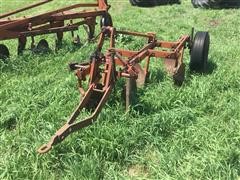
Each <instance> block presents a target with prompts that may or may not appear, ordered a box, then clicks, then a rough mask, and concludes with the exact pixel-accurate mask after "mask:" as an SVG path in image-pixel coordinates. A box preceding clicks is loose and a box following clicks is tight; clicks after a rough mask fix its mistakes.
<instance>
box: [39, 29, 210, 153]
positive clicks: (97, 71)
mask: <svg viewBox="0 0 240 180" xmlns="http://www.w3.org/2000/svg"><path fill="white" fill-rule="evenodd" d="M120 34H121V35H123V36H138V37H143V38H145V39H146V45H144V46H143V47H142V48H141V49H140V50H139V51H133V50H124V49H118V48H116V38H117V37H118V35H120ZM193 34H194V33H192V35H190V36H189V35H184V36H182V37H180V38H179V39H178V40H177V41H176V42H168V41H161V40H158V39H157V38H156V35H155V34H154V33H146V34H145V33H137V32H128V31H119V30H116V29H115V28H114V27H110V26H104V27H103V28H102V32H101V34H100V37H99V41H98V46H97V49H96V51H95V52H94V53H93V54H92V55H91V57H90V59H89V61H88V62H86V63H72V64H70V65H69V66H70V69H71V70H73V71H75V74H76V77H77V80H78V84H79V91H80V94H81V96H82V100H81V102H80V103H79V105H78V106H77V108H76V109H75V111H74V112H73V114H72V115H71V116H70V118H69V120H68V121H67V122H66V124H65V125H64V126H62V127H61V128H60V129H59V130H58V131H57V132H56V133H55V135H54V136H53V137H52V138H51V140H50V141H49V142H48V143H47V144H44V145H43V146H42V147H40V148H39V149H38V152H39V153H46V152H48V151H49V150H51V148H52V147H53V146H54V145H56V144H58V143H60V142H62V141H63V140H64V139H65V138H66V137H67V136H68V135H70V134H71V133H73V132H75V131H77V130H79V129H82V128H84V127H86V126H89V125H91V124H92V123H93V122H94V121H95V120H96V119H97V117H98V115H99V113H100V112H101V110H102V108H103V106H104V105H105V104H106V102H107V100H108V98H109V96H110V94H111V92H112V90H113V88H114V86H115V84H116V81H117V80H118V79H119V78H126V80H127V81H126V107H128V106H129V105H131V99H132V97H131V96H134V94H133V92H134V91H133V89H135V87H136V86H141V85H144V83H145V81H146V79H147V77H148V74H149V64H150V63H151V59H152V58H157V59H161V60H163V64H164V66H165V67H166V70H167V72H169V74H171V75H172V77H173V80H174V82H175V83H176V84H178V85H181V84H182V83H183V81H184V77H185V63H184V62H183V55H184V50H185V49H186V48H188V49H189V50H190V56H191V60H190V70H191V71H196V72H200V73H201V72H204V71H205V70H206V66H207V59H208V50H209V43H210V38H209V34H208V32H197V33H196V34H195V36H194V37H193ZM106 40H109V41H110V42H109V44H110V47H109V48H108V49H107V50H106V53H105V54H104V53H102V49H103V45H104V43H105V41H106ZM87 76H89V81H88V89H86V90H85V89H84V88H83V86H82V81H85V80H86V79H87ZM83 109H87V110H90V112H92V114H91V115H90V116H89V117H88V118H85V119H84V120H82V121H78V122H76V121H77V118H78V116H79V115H80V112H81V110H83Z"/></svg>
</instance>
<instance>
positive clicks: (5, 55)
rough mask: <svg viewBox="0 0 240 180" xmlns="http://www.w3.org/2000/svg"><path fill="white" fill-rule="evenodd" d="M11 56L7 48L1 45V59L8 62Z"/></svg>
mask: <svg viewBox="0 0 240 180" xmlns="http://www.w3.org/2000/svg"><path fill="white" fill-rule="evenodd" d="M9 56H10V53H9V50H8V48H7V46H5V45H4V44H0V59H2V60H6V59H7V58H9Z"/></svg>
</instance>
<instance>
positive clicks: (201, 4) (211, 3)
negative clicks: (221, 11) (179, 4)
mask: <svg viewBox="0 0 240 180" xmlns="http://www.w3.org/2000/svg"><path fill="white" fill-rule="evenodd" d="M191 1H192V5H193V7H194V8H239V6H240V0H191Z"/></svg>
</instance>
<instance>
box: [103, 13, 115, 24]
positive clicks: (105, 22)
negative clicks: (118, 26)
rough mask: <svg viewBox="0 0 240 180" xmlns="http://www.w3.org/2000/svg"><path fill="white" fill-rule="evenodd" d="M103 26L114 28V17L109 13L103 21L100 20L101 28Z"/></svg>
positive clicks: (104, 16)
mask: <svg viewBox="0 0 240 180" xmlns="http://www.w3.org/2000/svg"><path fill="white" fill-rule="evenodd" d="M103 26H105V27H106V26H111V27H112V26H113V21H112V17H111V15H110V14H109V13H105V14H104V15H103V16H102V18H101V20H100V27H101V28H102V27H103Z"/></svg>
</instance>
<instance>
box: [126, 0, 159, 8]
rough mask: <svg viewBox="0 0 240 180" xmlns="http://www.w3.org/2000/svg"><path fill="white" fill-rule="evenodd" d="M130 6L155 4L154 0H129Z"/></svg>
mask: <svg viewBox="0 0 240 180" xmlns="http://www.w3.org/2000/svg"><path fill="white" fill-rule="evenodd" d="M129 1H130V3H131V5H132V6H142V7H147V6H154V5H156V0H129Z"/></svg>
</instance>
